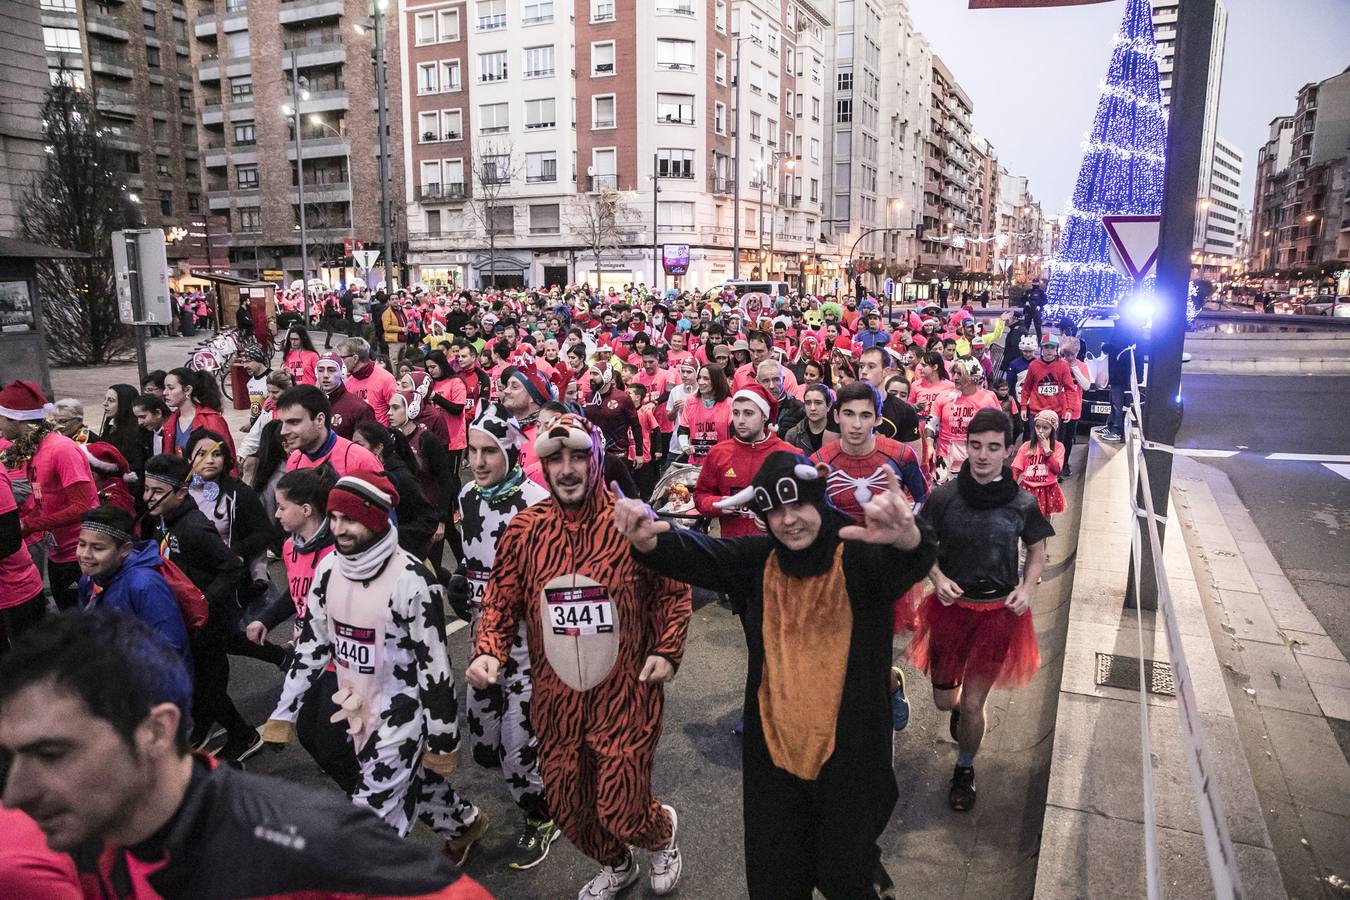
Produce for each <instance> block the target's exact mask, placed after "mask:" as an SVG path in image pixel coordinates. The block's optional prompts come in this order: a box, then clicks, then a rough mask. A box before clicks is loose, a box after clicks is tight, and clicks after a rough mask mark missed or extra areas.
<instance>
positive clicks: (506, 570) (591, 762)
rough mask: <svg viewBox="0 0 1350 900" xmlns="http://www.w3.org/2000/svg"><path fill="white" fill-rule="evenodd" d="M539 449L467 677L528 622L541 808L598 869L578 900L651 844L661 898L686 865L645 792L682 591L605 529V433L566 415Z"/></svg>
mask: <svg viewBox="0 0 1350 900" xmlns="http://www.w3.org/2000/svg"><path fill="white" fill-rule="evenodd" d="M535 449H536V451H537V452H538V454H539V458H540V459H541V460H542V461H543V464H544V472H545V474H546V476H547V478H548V485H549V491H550V497H549V499H547V500H545V501H544V502H542V503H537V504H535V505H533V506H530V507H527V508H526V509H523V510H521V511H520V512H519V513H517V514H516V516H515V518H513V519H512V520H511V523H510V524H509V525H507V527H506V530H505V531H504V532H503V533H502V537H501V540H500V542H499V544H498V552H497V558H496V562H495V565H494V567H493V570H492V575H491V578H490V579H489V580H488V586H487V590H486V592H485V593H484V597H483V616H482V618H481V619H480V620H479V623H478V632H477V635H476V638H475V640H474V651H475V652H476V653H477V654H478V656H477V657H476V658H475V659H474V661H473V663H472V664H471V665H470V666H469V671H468V679H469V682H470V683H471V684H472V685H474V687H477V688H479V689H484V688H486V687H487V686H488V685H491V684H492V683H494V682H495V681H496V680H497V676H498V674H499V673H500V671H501V668H502V666H504V665H505V664H506V661H507V659H508V658H510V655H511V648H512V645H513V644H514V643H515V640H516V635H517V632H518V629H519V627H520V625H521V623H522V622H523V623H524V625H525V631H526V640H527V644H528V646H529V650H530V663H531V677H532V680H533V683H534V698H533V701H532V705H531V708H530V721H531V723H532V724H533V725H534V728H535V730H536V732H537V734H538V738H539V763H540V771H541V774H542V775H543V780H544V791H545V795H546V796H547V798H548V804H549V808H550V811H551V812H552V814H553V816H554V819H555V820H556V821H557V823H558V825H559V827H561V828H562V832H563V834H565V835H566V836H567V838H568V840H570V841H571V842H572V843H573V844H574V845H576V846H577V848H578V849H580V850H581V851H582V852H583V853H585V854H586V855H587V856H590V857H591V858H592V859H595V860H597V861H599V862H600V864H601V865H602V868H601V870H600V873H599V874H598V875H597V876H596V877H595V878H594V879H592V880H591V881H590V882H589V883H588V884H587V885H586V886H585V887H584V888H583V889H582V891H581V893H580V895H579V897H580V898H581V900H611V898H613V897H615V896H616V895H617V894H618V893H619V892H620V891H622V890H624V889H626V888H627V887H629V886H631V885H633V884H634V883H636V882H637V880H638V874H639V872H638V865H637V862H636V860H635V859H634V858H633V855H632V852H631V851H630V849H629V848H630V846H634V847H638V848H642V849H645V850H648V851H651V869H652V871H651V882H652V889H653V891H655V892H656V893H657V894H666V893H669V892H670V891H672V890H674V889H675V885H676V883H677V882H678V881H679V878H680V872H681V867H682V862H681V857H680V852H679V846H678V844H677V833H678V828H679V824H678V822H679V820H678V818H677V816H676V814H675V810H674V809H672V808H671V807H670V806H667V805H664V804H662V803H660V802H659V801H657V800H656V799H655V798H654V797H653V796H652V793H651V770H652V760H653V757H654V756H655V753H656V745H657V743H658V742H659V741H660V738H661V711H662V707H663V701H664V688H663V687H662V685H664V683H665V682H667V681H669V680H670V679H671V678H673V677H674V675H675V667H676V666H677V665H678V664H679V662H680V660H681V658H682V657H683V655H684V642H685V636H686V633H687V631H688V627H689V616H690V612H691V608H690V595H689V589H688V588H686V587H682V586H680V585H678V584H676V583H675V582H673V581H671V580H669V579H666V578H659V577H657V576H655V575H653V574H652V573H650V572H649V571H647V570H645V569H643V568H642V567H640V566H639V565H638V564H637V563H636V562H635V561H634V560H633V558H632V556H631V555H630V554H629V552H628V547H627V544H626V543H625V542H624V541H622V540H621V539H620V537H619V535H618V534H616V533H615V532H614V530H613V529H612V528H611V527H610V522H611V516H612V514H613V503H614V495H613V494H611V493H610V492H609V491H608V490H606V488H605V486H604V483H603V482H602V480H601V479H602V473H603V471H604V468H603V466H604V463H603V458H604V437H603V435H602V434H601V433H600V430H599V429H598V428H597V427H596V426H595V425H594V424H593V423H592V422H590V421H588V420H586V419H584V418H581V417H578V416H574V415H570V414H568V415H563V416H560V417H558V418H557V419H556V420H555V421H553V422H552V423H551V424H550V425H549V427H548V428H547V429H544V430H541V431H540V433H539V436H538V437H537V438H536V440H535Z"/></svg>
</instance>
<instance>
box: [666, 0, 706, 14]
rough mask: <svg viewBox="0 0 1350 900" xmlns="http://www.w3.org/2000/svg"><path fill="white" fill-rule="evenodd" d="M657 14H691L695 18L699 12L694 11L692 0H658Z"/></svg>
mask: <svg viewBox="0 0 1350 900" xmlns="http://www.w3.org/2000/svg"><path fill="white" fill-rule="evenodd" d="M656 14H657V15H658V16H689V17H690V18H693V17H694V16H695V15H697V13H695V12H694V4H693V2H692V0H683V2H681V0H656Z"/></svg>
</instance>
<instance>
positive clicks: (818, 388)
mask: <svg viewBox="0 0 1350 900" xmlns="http://www.w3.org/2000/svg"><path fill="white" fill-rule="evenodd" d="M833 405H834V391H832V390H830V388H829V386H828V385H824V384H811V385H807V387H806V391H805V392H804V393H803V394H802V411H803V412H804V414H805V417H804V418H803V419H802V420H801V421H800V422H798V423H797V424H796V425H795V426H793V427H792V428H791V429H790V430H789V431H788V432H787V434H785V435H783V440H785V441H787V442H788V443H789V444H791V445H792V446H794V447H796V448H797V450H798V451H799V452H800V453H802V455H804V456H810V455H811V454H813V453H815V452H816V451H817V450H819V449H820V448H821V447H822V446H823V445H824V444H825V442H826V441H827V440H830V439H831V438H830V437H829V420H830V411H831V407H832V406H833ZM838 437H839V435H838V432H835V434H834V437H833V439H834V440H838Z"/></svg>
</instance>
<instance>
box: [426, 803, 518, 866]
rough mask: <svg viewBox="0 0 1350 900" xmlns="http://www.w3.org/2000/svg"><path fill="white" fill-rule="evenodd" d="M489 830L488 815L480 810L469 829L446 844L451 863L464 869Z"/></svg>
mask: <svg viewBox="0 0 1350 900" xmlns="http://www.w3.org/2000/svg"><path fill="white" fill-rule="evenodd" d="M487 830H488V817H487V813H485V812H483V811H482V810H481V809H480V810H478V815H477V816H475V817H474V820H473V822H471V823H470V824H469V827H468V829H467V830H466V831H465V832H464V833H463V834H461V835H460V836H459V837H457V838H452V839H451V840H448V841H446V842H445V855H446V856H448V857H450V861H451V862H453V863H454V864H455V865H456V866H457V867H458V868H461V869H462V868H464V864H465V863H466V862H468V861H469V854H470V853H471V852H472V851H473V848H474V845H475V844H477V843H478V842H479V841H480V840H482V839H483V835H485V834H487ZM541 858H542V857H541Z"/></svg>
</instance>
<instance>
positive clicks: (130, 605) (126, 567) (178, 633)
mask: <svg viewBox="0 0 1350 900" xmlns="http://www.w3.org/2000/svg"><path fill="white" fill-rule="evenodd" d="M161 564H162V560H161V559H160V556H159V547H158V546H157V545H156V544H155V542H154V541H137V542H136V544H135V546H134V547H133V548H132V551H131V555H129V556H128V557H127V558H126V559H125V560H124V561H123V562H122V565H121V566H119V567H118V569H117V571H116V572H113V573H112V574H111V575H108V576H106V577H104V576H96V577H94V578H90V577H89V576H88V575H82V576H80V597H81V599H82V600H83V601H84V603H85V604H87V605H89V606H106V607H108V608H109V609H115V610H117V611H119V612H124V613H127V614H128V615H133V616H135V617H136V618H138V619H140V620H141V621H142V622H144V623H145V624H147V625H149V626H150V627H151V628H153V629H154V631H155V634H157V635H159V636H160V637H162V638H163V639H164V640H165V642H166V643H168V644H169V646H171V647H173V649H174V652H176V653H177V654H178V655H179V656H180V657H181V658H182V659H183V661H184V662H185V663H187V664H188V665H189V666H191V664H192V653H191V651H190V650H189V649H188V635H187V627H186V626H185V625H184V624H183V614H182V613H181V612H180V611H179V609H178V601H177V600H175V599H174V596H173V591H172V590H171V589H170V588H169V583H168V582H167V581H165V580H164V576H163V575H161V574H160V571H159V567H160V565H161ZM189 671H190V669H189Z"/></svg>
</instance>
